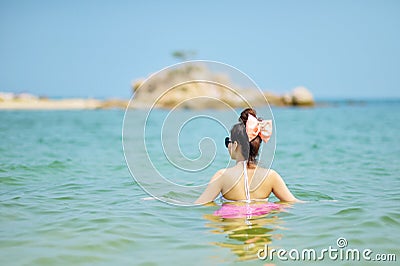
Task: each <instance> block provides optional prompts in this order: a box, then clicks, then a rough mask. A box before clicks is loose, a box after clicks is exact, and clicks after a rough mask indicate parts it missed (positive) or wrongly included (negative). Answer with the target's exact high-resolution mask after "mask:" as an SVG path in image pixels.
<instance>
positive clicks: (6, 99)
mask: <svg viewBox="0 0 400 266" xmlns="http://www.w3.org/2000/svg"><path fill="white" fill-rule="evenodd" d="M396 102H400V99H385V98H382V99H355V98H353V99H320V100H317V101H316V102H315V105H313V106H314V107H328V106H338V105H350V106H351V105H355V106H360V105H365V104H369V103H396ZM128 104H129V100H128V99H104V100H101V99H94V98H87V99H85V98H64V99H48V98H43V97H37V96H34V95H31V94H12V93H0V111H1V110H97V109H126V107H127V106H128ZM269 104H270V105H271V106H273V107H293V105H291V106H290V105H281V104H274V102H273V101H272V102H271V101H269ZM296 107H297V106H296ZM300 107H301V106H300ZM304 107H310V106H304ZM161 109H164V108H161Z"/></svg>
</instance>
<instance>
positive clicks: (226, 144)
mask: <svg viewBox="0 0 400 266" xmlns="http://www.w3.org/2000/svg"><path fill="white" fill-rule="evenodd" d="M229 143H232V140H231V138H230V137H226V138H225V147H227V148H228V145H229Z"/></svg>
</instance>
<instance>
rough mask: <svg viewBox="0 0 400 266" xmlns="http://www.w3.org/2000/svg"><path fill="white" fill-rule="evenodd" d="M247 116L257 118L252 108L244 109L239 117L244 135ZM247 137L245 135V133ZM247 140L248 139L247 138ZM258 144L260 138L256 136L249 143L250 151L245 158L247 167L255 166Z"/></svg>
mask: <svg viewBox="0 0 400 266" xmlns="http://www.w3.org/2000/svg"><path fill="white" fill-rule="evenodd" d="M249 115H252V116H254V117H255V118H257V113H256V110H254V109H252V108H246V109H244V110H243V111H242V113H241V114H240V117H239V122H242V123H243V125H244V128H245V133H246V123H247V119H248V118H249ZM246 137H247V133H246ZM247 139H248V138H247ZM260 144H261V137H260V136H257V137H255V138H254V139H253V140H252V141H251V142H250V149H249V153H248V156H245V158H248V159H247V165H248V166H250V165H251V164H257V156H258V150H259V149H260Z"/></svg>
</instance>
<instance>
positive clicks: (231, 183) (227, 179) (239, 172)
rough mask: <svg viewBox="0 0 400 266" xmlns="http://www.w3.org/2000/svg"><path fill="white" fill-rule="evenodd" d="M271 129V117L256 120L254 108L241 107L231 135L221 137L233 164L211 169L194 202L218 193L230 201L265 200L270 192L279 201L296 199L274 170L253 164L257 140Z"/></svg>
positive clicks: (264, 136) (257, 145)
mask: <svg viewBox="0 0 400 266" xmlns="http://www.w3.org/2000/svg"><path fill="white" fill-rule="evenodd" d="M271 132H272V121H270V120H269V121H267V120H264V121H259V120H257V116H256V111H255V110H254V109H251V108H247V109H245V110H244V111H243V112H242V113H241V115H240V118H239V123H238V124H236V125H234V126H233V128H232V130H231V138H226V139H225V145H226V147H227V148H228V151H229V154H230V156H231V158H232V159H234V160H236V165H235V166H233V167H231V168H227V169H221V170H219V171H218V172H217V173H215V175H214V176H213V177H212V178H211V181H210V183H209V184H208V186H207V188H206V190H205V191H204V192H203V194H202V195H201V196H200V197H199V198H198V199H197V200H196V202H195V203H197V204H205V203H208V202H211V201H213V200H214V199H215V198H216V197H217V196H218V195H219V193H222V196H223V197H224V198H225V199H227V200H232V201H247V202H249V201H252V200H261V199H262V200H265V199H267V198H268V197H269V195H270V194H271V192H272V193H274V194H275V196H276V197H277V198H279V199H280V200H281V201H286V202H296V201H299V200H298V199H296V198H295V197H294V196H293V194H292V193H291V192H290V191H289V189H288V188H287V186H286V184H285V182H284V181H283V179H282V177H281V176H280V175H279V174H278V173H277V172H276V171H274V170H272V169H265V168H261V167H259V166H257V160H256V158H257V156H258V150H259V148H260V145H261V141H262V140H263V141H264V142H267V141H268V140H269V137H270V136H271Z"/></svg>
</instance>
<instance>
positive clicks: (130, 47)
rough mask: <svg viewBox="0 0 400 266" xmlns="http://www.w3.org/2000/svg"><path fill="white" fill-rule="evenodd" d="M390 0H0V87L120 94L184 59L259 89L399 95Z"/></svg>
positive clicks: (395, 6) (397, 6)
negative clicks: (241, 75)
mask: <svg viewBox="0 0 400 266" xmlns="http://www.w3.org/2000/svg"><path fill="white" fill-rule="evenodd" d="M399 12H400V2H398V1H389V0H388V1H344V0H342V1H250V2H246V3H244V2H241V3H233V2H232V1H210V0H206V1H201V2H196V1H191V2H182V1H154V0H150V1H103V0H99V1H94V0H93V1H90V0H85V1H75V0H74V1H46V0H38V1H33V0H28V1H27V0H20V1H4V0H2V1H0V40H1V41H0V91H3V92H13V93H22V92H28V93H32V94H34V95H39V96H46V97H50V98H59V97H60V98H64V97H82V98H87V97H93V98H100V99H101V98H110V97H111V98H115V97H116V98H129V97H130V96H131V93H132V90H131V86H132V82H134V81H135V80H137V79H139V78H145V77H147V76H148V75H150V74H151V73H154V72H156V71H158V70H160V69H162V68H164V67H166V66H168V65H171V64H174V63H177V62H180V61H183V60H187V59H206V60H215V61H219V62H223V63H227V64H230V65H232V66H234V67H237V68H238V69H240V70H241V71H243V72H245V73H247V74H248V75H250V77H251V78H252V79H253V80H254V81H255V82H256V83H257V84H258V85H259V87H261V88H262V89H264V90H269V91H272V92H275V93H278V94H280V93H284V92H286V91H289V90H291V89H292V88H294V87H296V86H305V87H307V88H309V90H310V91H312V93H313V95H314V97H315V98H316V99H317V100H318V99H371V98H373V99H374V98H385V99H387V98H398V97H400V90H399V88H398V86H399V82H400V75H399V69H400V50H399V49H398V47H400V36H399V31H398V29H399V28H400V16H399Z"/></svg>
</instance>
